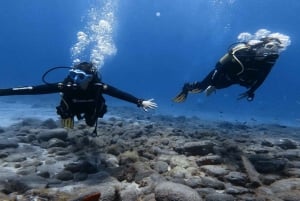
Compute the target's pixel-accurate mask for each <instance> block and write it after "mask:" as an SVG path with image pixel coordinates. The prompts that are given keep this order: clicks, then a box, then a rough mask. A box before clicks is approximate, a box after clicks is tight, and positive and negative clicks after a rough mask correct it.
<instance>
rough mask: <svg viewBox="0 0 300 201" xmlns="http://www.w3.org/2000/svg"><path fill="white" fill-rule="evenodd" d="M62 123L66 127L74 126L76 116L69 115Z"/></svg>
mask: <svg viewBox="0 0 300 201" xmlns="http://www.w3.org/2000/svg"><path fill="white" fill-rule="evenodd" d="M61 124H62V126H63V127H64V128H71V129H72V128H74V118H72V117H69V118H66V119H61Z"/></svg>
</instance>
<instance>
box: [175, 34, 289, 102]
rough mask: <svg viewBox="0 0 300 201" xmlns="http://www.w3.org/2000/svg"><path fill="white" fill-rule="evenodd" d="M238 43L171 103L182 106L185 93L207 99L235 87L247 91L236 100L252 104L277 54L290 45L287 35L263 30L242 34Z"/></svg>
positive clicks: (185, 86) (186, 85) (189, 84)
mask: <svg viewBox="0 0 300 201" xmlns="http://www.w3.org/2000/svg"><path fill="white" fill-rule="evenodd" d="M238 39H239V40H243V42H238V43H235V44H233V45H232V46H231V47H230V48H229V51H228V52H227V53H226V54H225V55H224V56H223V57H222V58H221V59H220V60H219V61H218V62H217V64H216V66H215V68H214V69H213V70H212V71H211V72H210V73H209V74H208V75H207V76H206V77H205V78H204V79H203V80H202V81H200V82H199V81H196V82H193V83H185V84H184V86H183V88H182V90H181V92H180V93H179V94H178V95H177V96H176V97H175V98H173V101H174V102H177V103H179V102H183V101H184V100H186V98H187V95H188V93H201V92H204V93H205V94H206V95H207V96H209V95H211V94H212V93H213V92H215V91H216V89H223V88H227V87H229V86H231V85H234V84H239V85H240V86H243V87H245V88H247V89H248V90H247V91H246V92H244V93H242V94H240V95H239V98H238V99H243V98H246V99H247V100H248V101H252V100H253V99H254V95H255V93H254V92H255V91H256V90H257V89H258V88H259V87H260V86H261V85H262V83H263V82H264V80H265V79H266V78H267V76H268V74H269V73H270V71H271V69H272V67H273V66H274V64H275V62H276V60H277V59H278V57H279V54H280V53H281V52H282V51H284V50H285V49H286V47H287V46H288V45H290V39H289V37H288V36H286V35H283V34H280V33H270V31H268V30H266V29H260V30H258V31H257V32H256V33H255V35H253V36H252V35H251V34H249V33H242V34H240V35H239V37H238Z"/></svg>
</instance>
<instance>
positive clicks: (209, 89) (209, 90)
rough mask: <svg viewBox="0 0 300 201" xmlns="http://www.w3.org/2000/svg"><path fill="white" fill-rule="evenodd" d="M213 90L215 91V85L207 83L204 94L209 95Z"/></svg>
mask: <svg viewBox="0 0 300 201" xmlns="http://www.w3.org/2000/svg"><path fill="white" fill-rule="evenodd" d="M213 92H216V87H215V86H212V85H209V86H208V87H207V88H206V89H205V94H206V96H209V95H211V94H212V93H213Z"/></svg>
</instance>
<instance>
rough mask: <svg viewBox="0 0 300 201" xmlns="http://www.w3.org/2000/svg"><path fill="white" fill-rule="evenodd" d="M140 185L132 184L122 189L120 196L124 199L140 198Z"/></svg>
mask: <svg viewBox="0 0 300 201" xmlns="http://www.w3.org/2000/svg"><path fill="white" fill-rule="evenodd" d="M137 189H138V186H137V185H134V184H132V185H130V186H127V187H126V189H124V190H121V192H120V198H121V200H122V201H137V200H138V190H137Z"/></svg>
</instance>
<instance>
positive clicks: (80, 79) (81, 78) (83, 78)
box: [69, 69, 93, 86]
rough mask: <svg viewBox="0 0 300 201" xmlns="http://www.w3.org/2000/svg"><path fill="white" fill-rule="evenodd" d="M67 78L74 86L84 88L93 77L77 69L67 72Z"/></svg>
mask: <svg viewBox="0 0 300 201" xmlns="http://www.w3.org/2000/svg"><path fill="white" fill-rule="evenodd" d="M69 77H70V78H71V79H72V80H73V81H74V83H75V84H78V85H80V86H85V85H87V84H88V83H89V82H90V81H91V80H92V78H93V75H91V74H87V73H86V72H84V71H82V70H79V69H71V70H70V72H69Z"/></svg>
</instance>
